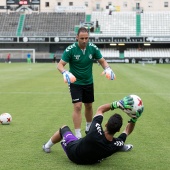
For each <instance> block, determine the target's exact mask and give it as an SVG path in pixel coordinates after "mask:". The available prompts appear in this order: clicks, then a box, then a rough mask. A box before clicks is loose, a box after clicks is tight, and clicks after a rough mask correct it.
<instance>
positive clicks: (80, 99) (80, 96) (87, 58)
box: [57, 27, 116, 138]
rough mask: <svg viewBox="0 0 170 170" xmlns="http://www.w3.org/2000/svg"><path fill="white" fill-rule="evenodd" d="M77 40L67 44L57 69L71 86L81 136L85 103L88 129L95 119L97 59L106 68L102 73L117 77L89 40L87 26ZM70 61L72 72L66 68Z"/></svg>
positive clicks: (76, 123)
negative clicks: (95, 72)
mask: <svg viewBox="0 0 170 170" xmlns="http://www.w3.org/2000/svg"><path fill="white" fill-rule="evenodd" d="M76 39H77V42H75V43H74V44H72V45H70V46H68V47H67V48H66V50H65V51H64V53H63V55H62V58H61V60H60V61H59V63H58V65H57V68H58V70H59V71H60V72H61V73H62V74H63V77H64V81H65V82H66V83H68V85H69V87H70V93H71V98H72V103H73V115H72V117H73V123H74V128H75V136H76V137H77V138H81V137H82V135H81V122H82V115H81V110H82V103H84V106H85V118H86V129H85V131H86V132H88V131H89V128H90V125H91V122H92V118H93V108H92V103H93V102H94V85H93V75H92V66H93V61H94V59H96V60H97V61H98V62H99V63H100V65H101V66H102V67H103V69H104V71H103V73H102V74H106V77H107V78H108V79H109V80H114V79H115V78H116V77H115V74H114V73H113V71H112V69H111V68H110V67H109V65H108V63H107V62H106V60H105V59H104V58H103V57H102V54H101V53H100V50H99V49H98V47H97V46H96V45H94V44H93V43H91V42H88V41H89V32H88V30H87V29H86V28H84V27H81V28H79V30H78V33H77V36H76ZM67 63H69V69H70V70H69V71H67V70H66V69H65V68H64V66H65V65H66V64H67Z"/></svg>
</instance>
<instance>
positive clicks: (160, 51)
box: [124, 48, 170, 58]
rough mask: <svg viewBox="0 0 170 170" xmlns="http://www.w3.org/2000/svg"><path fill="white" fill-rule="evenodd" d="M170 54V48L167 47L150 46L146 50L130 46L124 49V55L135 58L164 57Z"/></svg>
mask: <svg viewBox="0 0 170 170" xmlns="http://www.w3.org/2000/svg"><path fill="white" fill-rule="evenodd" d="M169 56H170V49H167V48H156V49H155V48H154V49H153V48H149V49H144V50H138V49H136V48H130V49H127V50H125V51H124V57H127V58H133V57H139V58H149V57H154V58H164V57H169Z"/></svg>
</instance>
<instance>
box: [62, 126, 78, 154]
mask: <svg viewBox="0 0 170 170" xmlns="http://www.w3.org/2000/svg"><path fill="white" fill-rule="evenodd" d="M60 135H61V136H62V138H63V140H62V141H61V145H62V147H63V149H64V151H65V152H66V154H67V150H66V148H67V145H68V144H69V143H70V142H72V141H76V140H78V138H77V137H75V136H74V134H73V133H72V131H71V130H70V128H69V127H68V126H65V127H63V128H61V129H60Z"/></svg>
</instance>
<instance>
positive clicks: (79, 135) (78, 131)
mask: <svg viewBox="0 0 170 170" xmlns="http://www.w3.org/2000/svg"><path fill="white" fill-rule="evenodd" d="M75 136H76V137H77V138H81V137H82V135H81V129H75Z"/></svg>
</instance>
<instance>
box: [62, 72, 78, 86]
mask: <svg viewBox="0 0 170 170" xmlns="http://www.w3.org/2000/svg"><path fill="white" fill-rule="evenodd" d="M62 74H63V78H64V82H65V83H68V84H70V83H74V82H75V81H76V77H75V76H74V75H73V74H72V73H70V72H69V71H66V70H65V71H63V72H62Z"/></svg>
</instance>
